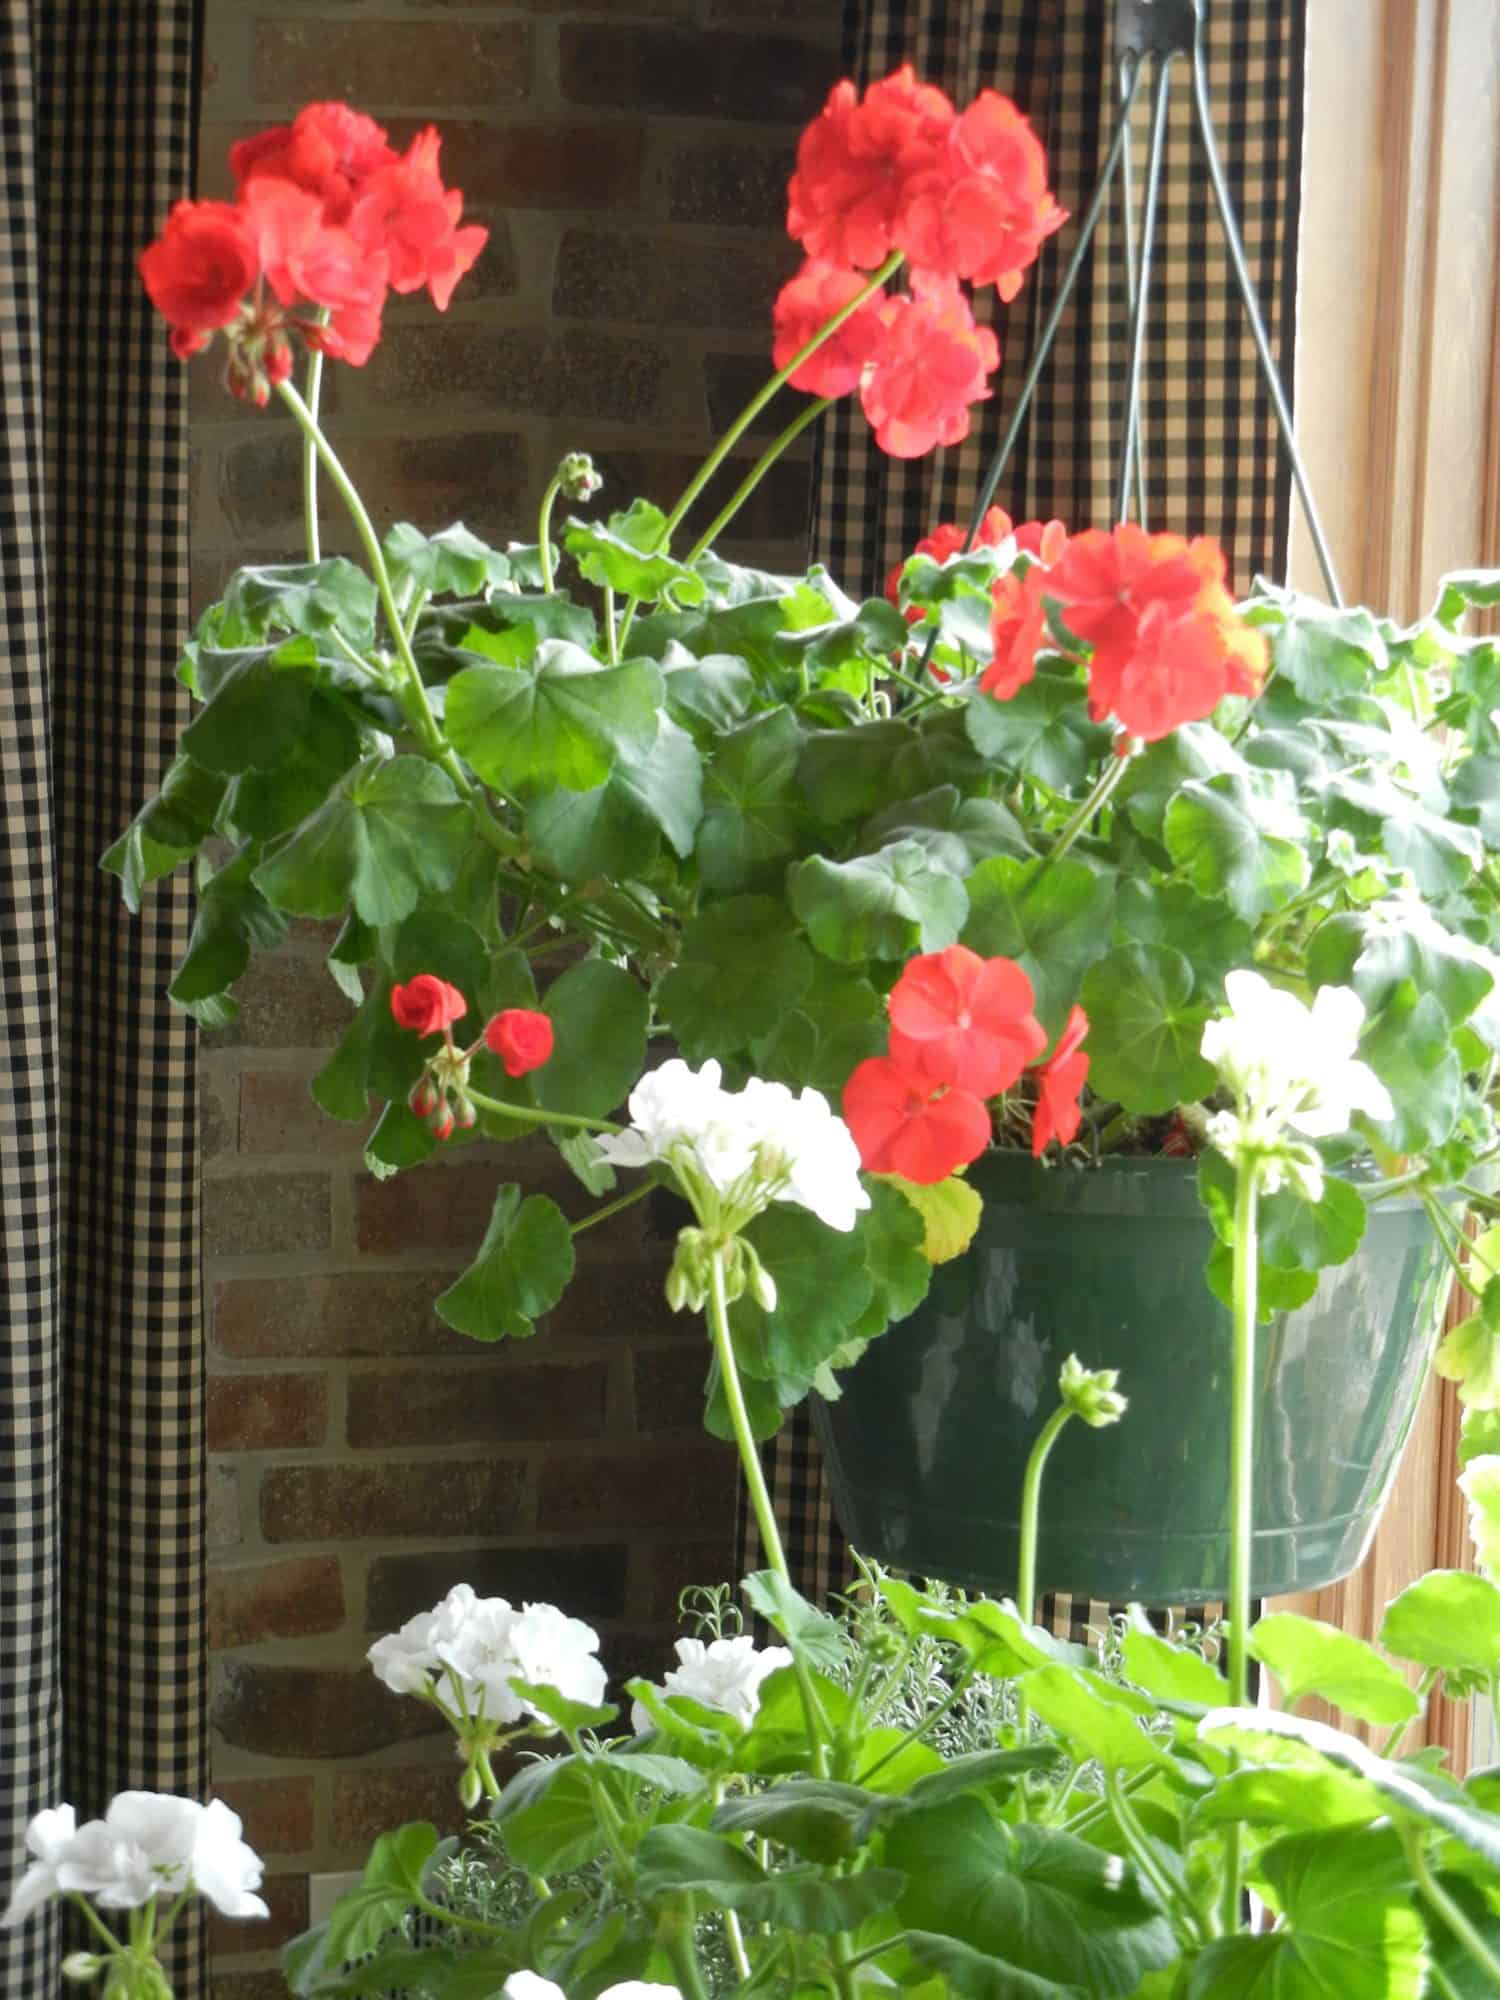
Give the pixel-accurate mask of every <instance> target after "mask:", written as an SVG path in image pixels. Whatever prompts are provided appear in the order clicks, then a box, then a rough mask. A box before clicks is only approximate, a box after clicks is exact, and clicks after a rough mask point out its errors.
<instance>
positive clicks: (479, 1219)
mask: <svg viewBox="0 0 1500 2000" xmlns="http://www.w3.org/2000/svg"><path fill="white" fill-rule="evenodd" d="M505 1179H506V1175H505V1174H504V1173H502V1171H501V1170H500V1169H499V1168H498V1167H497V1166H495V1165H493V1164H491V1163H489V1162H484V1163H479V1162H475V1163H473V1164H470V1163H468V1162H465V1163H464V1164H463V1165H462V1166H445V1165H440V1164H435V1165H432V1166H427V1167H419V1168H418V1169H417V1170H416V1171H415V1172H412V1173H404V1174H395V1175H393V1176H392V1177H391V1179H389V1180H384V1181H377V1180H376V1179H374V1177H373V1176H368V1177H363V1178H361V1179H360V1180H358V1181H356V1182H355V1184H354V1240H355V1242H356V1244H357V1245H358V1246H359V1248H360V1249H361V1250H373V1251H375V1252H377V1253H383V1252H387V1251H392V1250H415V1249H417V1248H421V1249H423V1250H425V1251H427V1252H428V1254H429V1255H440V1254H441V1253H442V1252H444V1251H448V1252H451V1253H452V1254H453V1255H454V1256H455V1257H462V1258H469V1257H472V1256H473V1255H474V1254H475V1252H476V1251H477V1250H478V1248H479V1244H480V1241H481V1239H482V1238H483V1236H484V1232H485V1229H486V1227H487V1226H488V1224H489V1219H490V1211H491V1210H492V1209H493V1208H494V1206H495V1195H496V1192H497V1191H498V1189H499V1187H500V1185H501V1183H502V1181H503V1180H505Z"/></svg>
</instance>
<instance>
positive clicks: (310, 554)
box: [302, 306, 329, 563]
mask: <svg viewBox="0 0 1500 2000" xmlns="http://www.w3.org/2000/svg"><path fill="white" fill-rule="evenodd" d="M317 318H318V323H319V325H321V326H326V325H327V323H328V318H329V314H328V308H327V307H326V306H320V307H319V309H318V314H317ZM322 396H323V350H322V348H321V347H314V348H312V349H311V350H310V351H309V353H308V357H307V412H308V415H309V416H310V417H311V418H312V420H313V423H314V425H316V424H317V421H318V405H319V403H320V402H321V400H322ZM302 512H303V515H304V517H305V518H306V521H307V560H308V561H309V562H311V563H315V562H320V561H321V560H322V544H321V543H320V542H319V540H318V452H317V447H316V445H315V444H314V443H313V441H312V438H311V436H310V435H309V433H308V432H307V431H305V430H304V431H303V433H302Z"/></svg>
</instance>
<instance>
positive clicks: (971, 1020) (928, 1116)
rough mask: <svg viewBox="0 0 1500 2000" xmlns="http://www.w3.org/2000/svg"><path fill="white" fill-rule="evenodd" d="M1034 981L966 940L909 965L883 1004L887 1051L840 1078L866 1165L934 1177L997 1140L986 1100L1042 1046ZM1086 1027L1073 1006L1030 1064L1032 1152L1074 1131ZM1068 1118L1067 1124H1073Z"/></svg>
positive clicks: (910, 1176)
mask: <svg viewBox="0 0 1500 2000" xmlns="http://www.w3.org/2000/svg"><path fill="white" fill-rule="evenodd" d="M1032 1005H1033V995H1032V990H1031V981H1030V980H1029V979H1028V978H1027V977H1026V974H1025V973H1024V972H1023V971H1022V970H1021V968H1020V966H1018V965H1017V964H1016V963H1015V961H1014V960H1013V959H1009V958H980V957H979V955H978V954H977V953H976V952H972V951H970V950H968V948H967V947H966V946H964V945H961V944H955V945H950V946H949V947H948V949H947V950H946V951H939V952H928V953H926V954H924V955H923V956H922V957H920V958H914V959H912V960H910V961H909V963H908V964H907V965H906V966H905V968H904V969H903V971H902V973H901V977H900V978H899V979H898V980H897V981H896V984H895V985H894V986H893V987H892V988H891V993H890V998H889V1000H888V1002H887V1008H888V1012H889V1014H890V1021H891V1030H890V1037H889V1040H888V1043H887V1049H888V1053H887V1054H886V1055H883V1056H871V1057H869V1058H868V1059H867V1060H866V1061H864V1062H862V1063H860V1064H859V1065H858V1067H857V1068H856V1069H855V1071H854V1073H853V1074H852V1075H851V1077H850V1078H849V1081H848V1083H847V1084H845V1086H844V1100H843V1101H844V1118H845V1120H846V1122H847V1124H848V1126H849V1130H850V1131H851V1132H852V1133H853V1135H854V1142H855V1144H856V1145H857V1146H858V1148H859V1154H860V1159H861V1160H862V1161H863V1163H864V1165H865V1166H866V1167H867V1168H868V1169H869V1171H870V1172H871V1173H881V1174H900V1175H901V1176H902V1178H903V1179H905V1180H909V1181H916V1182H918V1183H920V1184H922V1185H931V1184H932V1183H933V1182H935V1181H941V1180H946V1179H947V1178H948V1176H949V1175H950V1174H952V1173H954V1172H956V1171H957V1170H958V1168H960V1167H964V1166H967V1165H968V1164H969V1162H970V1161H971V1160H975V1159H977V1158H978V1157H979V1155H980V1154H981V1153H982V1152H983V1151H984V1149H985V1147H986V1146H988V1144H989V1142H990V1114H989V1110H988V1108H987V1103H986V1100H987V1099H989V1098H991V1097H994V1096H995V1095H996V1094H997V1093H998V1092H1000V1091H1002V1090H1008V1089H1009V1088H1010V1086H1011V1085H1012V1084H1013V1083H1015V1082H1016V1080H1017V1079H1018V1078H1019V1077H1020V1075H1021V1073H1022V1071H1023V1070H1024V1069H1025V1068H1026V1067H1027V1065H1028V1064H1029V1063H1030V1062H1031V1061H1032V1059H1033V1058H1034V1057H1036V1056H1038V1055H1040V1054H1041V1052H1042V1050H1043V1049H1044V1048H1045V1047H1046V1046H1047V1037H1046V1034H1045V1032H1044V1031H1043V1029H1042V1026H1041V1024H1040V1022H1038V1020H1037V1019H1036V1016H1035V1015H1034V1014H1033V1012H1032ZM1087 1028H1088V1022H1087V1020H1086V1018H1085V1016H1084V1013H1083V1010H1082V1008H1077V1007H1075V1008H1074V1010H1073V1014H1072V1017H1071V1018H1070V1020H1069V1022H1068V1025H1067V1028H1066V1029H1065V1030H1064V1032H1063V1034H1062V1036H1061V1037H1060V1039H1059V1041H1058V1045H1057V1048H1056V1050H1055V1051H1054V1053H1053V1055H1052V1056H1051V1057H1050V1058H1049V1060H1048V1061H1047V1062H1046V1063H1045V1064H1043V1065H1042V1066H1041V1068H1040V1069H1039V1070H1037V1071H1036V1072H1035V1074H1036V1076H1037V1079H1038V1085H1039V1091H1040V1095H1039V1101H1038V1105H1037V1111H1036V1117H1035V1119H1034V1121H1033V1130H1032V1150H1033V1152H1035V1153H1037V1154H1040V1153H1041V1152H1042V1151H1043V1150H1044V1148H1045V1147H1046V1145H1047V1144H1048V1142H1049V1141H1050V1140H1051V1139H1053V1138H1060V1139H1062V1140H1063V1141H1064V1142H1066V1141H1067V1140H1069V1139H1071V1138H1072V1137H1073V1135H1074V1133H1075V1132H1076V1131H1077V1129H1078V1122H1079V1117H1080V1115H1081V1114H1080V1112H1079V1108H1078V1105H1077V1103H1076V1101H1074V1102H1072V1103H1070V1102H1069V1094H1070V1093H1071V1095H1072V1097H1073V1098H1074V1099H1075V1100H1076V1096H1077V1092H1078V1090H1079V1088H1080V1087H1081V1085H1082V1082H1083V1078H1084V1075H1085V1073H1086V1072H1087V1069H1088V1057H1087V1056H1081V1055H1079V1054H1078V1052H1077V1051H1078V1044H1079V1042H1080V1041H1082V1039H1083V1036H1084V1034H1085V1032H1086V1031H1087ZM1070 1119H1071V1122H1070Z"/></svg>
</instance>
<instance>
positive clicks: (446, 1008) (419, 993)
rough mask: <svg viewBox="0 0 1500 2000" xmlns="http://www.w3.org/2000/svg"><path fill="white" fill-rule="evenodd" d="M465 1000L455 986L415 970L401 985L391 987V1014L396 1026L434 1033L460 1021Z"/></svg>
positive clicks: (428, 973)
mask: <svg viewBox="0 0 1500 2000" xmlns="http://www.w3.org/2000/svg"><path fill="white" fill-rule="evenodd" d="M468 1011H469V1003H468V1001H467V1000H465V998H464V996H463V995H462V993H460V992H459V990H458V988H457V987H456V986H450V985H449V984H448V982H447V980H446V979H439V978H438V977H437V975H436V973H433V972H419V973H418V974H417V976H416V977H415V979H409V980H408V981H407V982H406V984H405V985H404V986H393V987H392V988H391V1014H392V1016H393V1017H394V1019H395V1023H396V1026H397V1027H398V1028H411V1029H413V1030H414V1031H415V1032H416V1033H417V1034H419V1035H435V1034H436V1033H437V1031H438V1029H439V1028H447V1027H449V1026H451V1025H452V1023H453V1022H454V1021H461V1020H462V1019H463V1017H464V1015H465V1014H467V1013H468Z"/></svg>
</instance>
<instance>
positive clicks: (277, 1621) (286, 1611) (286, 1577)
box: [208, 1556, 344, 1651]
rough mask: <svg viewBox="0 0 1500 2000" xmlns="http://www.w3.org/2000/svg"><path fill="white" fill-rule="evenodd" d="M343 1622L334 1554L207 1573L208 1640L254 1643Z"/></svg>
mask: <svg viewBox="0 0 1500 2000" xmlns="http://www.w3.org/2000/svg"><path fill="white" fill-rule="evenodd" d="M343 1622H344V1586H343V1580H342V1578H341V1576H340V1574H339V1562H338V1557H337V1556H303V1557H301V1558H299V1559H297V1560H294V1561H292V1562H275V1563H257V1564H256V1565H255V1566H254V1568H251V1569H212V1570H210V1571H209V1575H208V1643H209V1645H210V1646H211V1647H213V1648H214V1649H215V1650H216V1651H218V1650H222V1649H223V1648H224V1647H227V1646H253V1645H255V1644H256V1643H257V1642H258V1641H259V1640H261V1639H304V1638H306V1637H308V1636H309V1634H311V1633H314V1632H336V1631H337V1630H338V1629H339V1627H340V1626H341V1625H342V1624H343Z"/></svg>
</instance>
